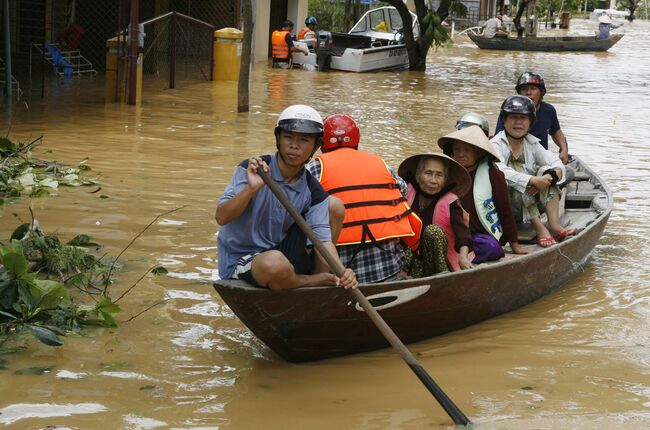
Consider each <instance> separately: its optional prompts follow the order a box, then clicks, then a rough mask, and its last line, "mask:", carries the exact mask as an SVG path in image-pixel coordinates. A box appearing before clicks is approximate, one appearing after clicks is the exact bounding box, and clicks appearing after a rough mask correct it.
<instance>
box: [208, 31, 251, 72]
mask: <svg viewBox="0 0 650 430" xmlns="http://www.w3.org/2000/svg"><path fill="white" fill-rule="evenodd" d="M243 38H244V32H243V31H241V30H238V29H236V28H231V27H226V28H222V29H221V30H216V31H215V32H214V48H213V49H214V64H213V65H212V71H213V76H214V80H215V81H237V80H239V64H240V61H241V46H242V39H243Z"/></svg>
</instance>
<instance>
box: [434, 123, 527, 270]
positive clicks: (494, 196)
mask: <svg viewBox="0 0 650 430" xmlns="http://www.w3.org/2000/svg"><path fill="white" fill-rule="evenodd" d="M474 115H477V114H474ZM481 118H482V117H481ZM483 122H485V123H487V121H486V120H485V119H484V118H483V121H482V122H481V123H483ZM459 124H460V125H459ZM456 127H460V128H461V129H460V130H458V131H455V132H453V133H450V134H448V135H446V136H443V137H441V138H440V139H438V146H440V148H441V149H442V150H443V152H444V153H445V154H447V155H449V156H450V157H451V158H453V159H454V160H456V161H457V162H458V163H459V164H460V165H461V166H463V167H464V168H465V169H466V170H467V172H468V173H469V175H470V178H471V180H472V191H471V192H468V193H466V194H465V195H464V196H462V197H461V198H460V202H461V204H462V206H463V208H465V210H466V211H467V212H468V213H469V229H470V232H471V233H472V242H473V243H474V247H473V248H474V254H475V255H476V257H474V260H473V261H472V263H473V264H479V263H482V262H484V261H493V260H498V259H499V258H501V257H503V256H504V255H505V254H504V252H503V248H501V246H502V245H505V244H506V243H510V248H511V249H512V252H514V253H515V254H527V253H528V251H526V250H525V249H524V248H523V247H522V246H521V245H520V244H519V241H518V239H517V224H516V223H515V218H514V216H513V215H512V209H511V207H510V198H509V196H508V185H507V184H506V179H505V176H504V175H503V172H501V171H500V170H499V168H498V167H496V166H495V164H494V163H495V162H498V161H499V157H498V156H497V154H496V152H495V150H494V148H493V147H492V144H491V143H490V141H489V140H488V138H487V135H486V134H487V133H486V132H485V131H484V130H482V129H481V127H479V126H478V125H470V124H469V123H468V122H467V121H459V122H458V123H457V125H456Z"/></svg>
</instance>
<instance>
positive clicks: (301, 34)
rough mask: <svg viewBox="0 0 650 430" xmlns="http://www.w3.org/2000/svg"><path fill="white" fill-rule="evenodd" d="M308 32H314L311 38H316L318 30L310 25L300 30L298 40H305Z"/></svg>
mask: <svg viewBox="0 0 650 430" xmlns="http://www.w3.org/2000/svg"><path fill="white" fill-rule="evenodd" d="M307 33H312V35H313V36H311V37H310V39H316V32H315V31H314V30H312V29H310V28H309V27H305V28H303V29H301V30H300V32H298V37H296V39H297V40H304V39H305V38H306V37H307Z"/></svg>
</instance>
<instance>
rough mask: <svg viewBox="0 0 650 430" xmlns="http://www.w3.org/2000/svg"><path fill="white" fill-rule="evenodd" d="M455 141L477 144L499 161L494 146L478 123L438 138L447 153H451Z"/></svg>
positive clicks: (476, 145)
mask: <svg viewBox="0 0 650 430" xmlns="http://www.w3.org/2000/svg"><path fill="white" fill-rule="evenodd" d="M454 142H463V143H467V144H468V145H472V146H475V147H477V148H478V149H482V150H483V151H485V152H487V153H488V154H490V156H491V157H492V159H493V160H494V161H499V156H498V155H497V153H496V151H495V150H494V147H493V146H492V144H491V143H490V141H489V140H488V138H487V136H485V133H484V132H483V130H481V127H479V126H478V125H472V126H470V127H465V128H463V129H462V130H456V131H454V132H453V133H449V134H448V135H446V136H443V137H441V138H440V139H438V146H439V147H440V149H442V150H443V151H444V152H445V154H451V144H452V143H454Z"/></svg>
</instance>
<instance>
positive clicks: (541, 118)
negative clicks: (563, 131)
mask: <svg viewBox="0 0 650 430" xmlns="http://www.w3.org/2000/svg"><path fill="white" fill-rule="evenodd" d="M559 129H560V121H558V119H557V111H556V110H555V108H554V107H553V105H551V104H549V103H546V102H544V101H541V102H539V109H537V112H536V119H535V124H533V127H532V128H531V129H530V131H529V133H530V134H532V135H533V136H535V137H536V138H538V139H539V143H540V144H541V145H542V146H543V147H544V149H548V135H549V134H555V133H556V132H557V131H558V130H559ZM502 130H503V122H502V121H501V115H499V120H498V121H497V128H496V130H495V131H494V135H495V136H496V135H497V134H499V132H500V131H502Z"/></svg>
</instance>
